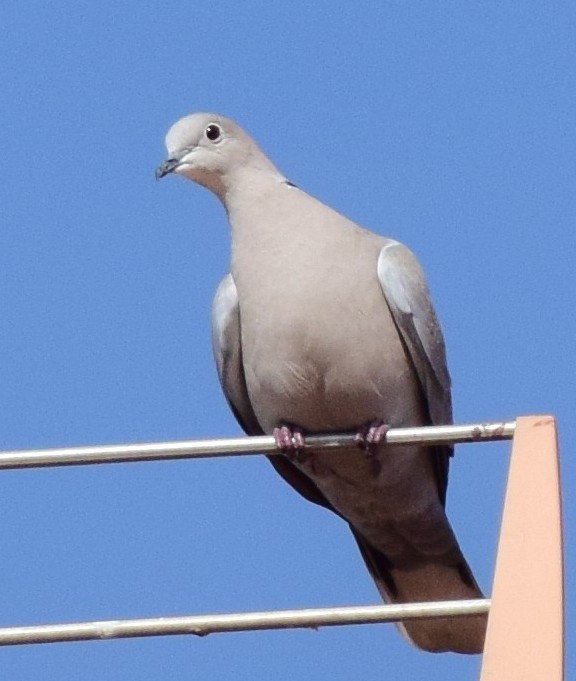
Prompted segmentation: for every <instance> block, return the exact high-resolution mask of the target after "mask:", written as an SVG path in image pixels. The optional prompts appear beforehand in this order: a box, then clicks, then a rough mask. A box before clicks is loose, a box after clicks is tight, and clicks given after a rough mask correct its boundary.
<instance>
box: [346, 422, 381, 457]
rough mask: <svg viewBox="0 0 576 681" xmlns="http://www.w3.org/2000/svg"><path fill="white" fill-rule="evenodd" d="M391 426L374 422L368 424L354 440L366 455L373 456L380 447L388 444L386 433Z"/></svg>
mask: <svg viewBox="0 0 576 681" xmlns="http://www.w3.org/2000/svg"><path fill="white" fill-rule="evenodd" d="M389 430H390V426H389V425H388V424H387V423H383V422H382V421H372V422H371V423H368V424H366V425H365V426H363V427H362V428H360V430H359V431H358V432H357V433H356V437H355V438H354V440H355V442H356V444H357V445H358V446H359V447H361V448H362V449H363V450H364V451H365V452H366V454H368V455H369V456H373V455H374V454H375V453H376V450H377V449H378V445H380V444H382V442H386V433H387V432H388V431H389Z"/></svg>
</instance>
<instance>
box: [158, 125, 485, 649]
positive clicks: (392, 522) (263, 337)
mask: <svg viewBox="0 0 576 681" xmlns="http://www.w3.org/2000/svg"><path fill="white" fill-rule="evenodd" d="M166 146H167V148H168V153H169V158H168V160H167V161H166V162H165V163H164V164H163V165H162V166H160V168H159V169H158V171H157V176H158V177H162V176H163V175H165V174H167V173H170V172H176V173H178V174H181V175H183V176H186V177H188V178H189V179H191V180H194V181H195V182H198V183H199V184H201V185H204V186H205V187H207V188H209V189H210V190H211V191H213V192H214V193H215V194H216V196H218V198H219V199H220V200H221V202H222V203H223V205H224V207H225V209H226V212H227V215H228V219H229V222H230V227H231V237H232V258H231V267H230V274H228V275H226V277H224V279H223V280H222V282H221V284H220V286H219V287H218V290H217V292H216V296H215V299H214V305H213V313H212V337H213V347H214V356H215V358H216V365H217V369H218V376H219V378H220V383H221V385H222V388H223V390H224V394H225V395H226V398H227V400H228V402H229V404H230V406H231V408H232V410H233V412H234V414H235V416H236V418H237V419H238V421H239V423H240V424H241V426H242V427H243V428H244V430H245V431H246V432H247V433H248V434H252V435H256V434H261V433H272V432H273V430H274V428H276V427H278V426H280V425H283V424H289V425H291V426H295V427H298V428H300V429H301V430H302V431H303V432H304V433H330V432H341V431H359V430H361V429H362V428H363V427H365V426H366V424H370V423H373V422H376V421H379V420H380V421H384V422H385V423H387V424H390V425H392V426H394V427H400V426H409V425H426V424H446V423H450V422H451V420H452V407H451V397H450V378H449V375H448V370H447V367H446V358H445V349H444V341H443V337H442V332H441V329H440V326H439V324H438V321H437V319H436V316H435V313H434V310H433V308H432V304H431V301H430V296H429V293H428V289H427V286H426V283H425V279H424V275H423V273H422V271H421V269H420V266H419V264H418V262H417V261H416V259H415V257H414V256H413V255H412V253H411V252H410V251H409V250H408V249H407V248H406V247H405V246H403V245H402V244H400V243H398V242H397V241H394V240H392V239H387V238H384V237H381V236H378V235H376V234H373V233H372V232H369V231H367V230H365V229H363V228H361V227H359V226H358V225H356V224H354V223H353V222H351V221H350V220H348V219H347V218H345V217H343V216H342V215H340V214H339V213H337V212H335V211H333V210H332V209H331V208H329V207H327V206H325V205H324V204H322V203H320V202H319V201H317V200H316V199H314V198H313V197H311V196H309V195H308V194H306V193H304V192H303V191H301V190H300V189H298V188H296V187H295V186H294V185H292V184H291V183H289V182H288V181H287V180H286V178H285V177H284V176H283V175H282V174H281V173H280V172H279V171H278V170H277V169H276V168H275V167H274V166H273V165H272V163H271V162H270V161H269V160H268V159H267V158H266V156H264V154H263V153H262V152H261V151H260V150H259V148H258V147H257V146H256V144H255V143H254V142H253V140H252V139H251V138H250V137H248V135H246V133H244V132H243V131H242V130H241V129H240V128H239V127H238V126H237V125H236V124H235V123H233V122H232V121H230V120H228V119H226V118H223V117H222V116H217V115H213V114H194V115H192V116H188V117H186V118H183V119H182V120H180V121H178V122H177V123H176V124H175V125H174V126H172V128H171V129H170V131H169V133H168V135H167V138H166ZM451 453H452V451H451V448H450V447H447V446H434V447H432V446H428V447H423V446H403V447H402V448H401V449H398V450H396V449H395V448H394V447H388V446H380V447H378V449H377V451H376V452H375V453H374V454H372V455H369V454H367V453H366V452H365V451H362V450H361V449H360V448H351V449H349V450H345V451H341V452H330V453H326V452H321V451H315V452H311V453H308V452H306V454H305V456H304V457H302V459H294V458H292V459H289V458H287V457H284V456H272V457H270V461H271V462H272V464H273V465H274V467H275V468H276V470H277V471H278V472H279V473H280V475H282V477H283V478H284V479H285V480H287V481H288V482H289V483H290V484H291V485H292V486H293V487H294V488H295V489H296V490H298V491H299V492H300V494H302V495H303V496H304V497H305V498H306V499H308V500H310V501H312V502H314V503H317V504H320V505H321V506H324V507H326V508H328V509H330V510H332V511H334V512H335V513H337V514H338V515H339V516H341V517H342V518H343V519H344V520H346V521H347V522H348V523H349V525H350V528H351V530H352V533H353V535H354V537H355V539H356V541H357V543H358V546H359V548H360V551H361V553H362V556H363V558H364V560H365V562H366V565H367V567H368V569H369V571H370V573H371V575H372V577H373V578H374V580H375V582H376V586H377V587H378V590H379V591H380V593H381V595H382V597H383V598H384V599H385V600H387V601H390V602H406V601H429V600H451V599H460V598H480V597H482V594H481V592H480V590H479V588H478V586H477V584H476V582H475V580H474V577H473V576H472V573H471V571H470V568H469V567H468V565H467V563H466V560H465V559H464V556H463V555H462V553H461V551H460V548H459V546H458V543H457V540H456V538H455V536H454V533H453V531H452V529H451V527H450V524H449V522H448V519H447V517H446V514H445V511H444V505H445V499H446V486H447V482H448V463H449V457H450V455H451ZM485 626H486V618H485V617H484V616H470V617H466V618H455V619H450V618H442V619H434V620H414V621H412V622H406V623H405V624H404V625H401V626H400V629H401V630H402V631H403V633H404V634H405V635H406V636H407V638H408V639H409V640H410V641H412V642H413V643H414V644H415V645H416V646H417V647H419V648H421V649H423V650H428V651H433V652H441V651H454V652H460V653H478V652H481V650H482V647H483V642H484V634H485Z"/></svg>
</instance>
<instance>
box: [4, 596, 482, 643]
mask: <svg viewBox="0 0 576 681" xmlns="http://www.w3.org/2000/svg"><path fill="white" fill-rule="evenodd" d="M489 609H490V600H489V599H477V600H462V601H442V602H430V603H405V604H400V605H371V606H352V607H337V608H314V609H307V610H272V611H267V612H243V613H231V614H226V615H191V616H185V617H155V618H149V619H133V620H110V621H104V622H78V623H75V624H45V625H38V626H25V627H9V628H3V629H0V646H13V645H23V644H31V643H64V642H68V641H90V640H108V639H113V638H136V637H142V636H174V635H178V634H195V635H196V636H206V635H208V634H215V633H223V632H232V631H261V630H264V629H305V628H314V629H315V628H317V627H321V626H341V625H349V624H375V623H379V622H399V621H401V620H410V619H423V618H431V617H457V616H463V615H482V614H485V613H487V612H488V611H489Z"/></svg>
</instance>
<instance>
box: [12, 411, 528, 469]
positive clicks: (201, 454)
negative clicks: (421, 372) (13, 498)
mask: <svg viewBox="0 0 576 681" xmlns="http://www.w3.org/2000/svg"><path fill="white" fill-rule="evenodd" d="M515 427H516V422H515V421H496V422H490V423H473V424H466V425H460V426H425V427H418V428H392V429H391V430H389V431H388V433H387V434H386V442H387V443H388V444H394V445H397V444H398V445H400V444H414V443H419V442H421V443H435V444H440V443H443V444H456V443H464V442H479V441H485V440H510V439H512V437H513V436H514V429H515ZM353 444H354V435H351V434H350V433H345V434H336V435H311V436H308V437H307V438H306V447H307V448H314V449H319V448H322V449H340V448H342V447H349V446H350V445H353ZM253 454H278V450H277V449H276V447H275V443H274V438H273V437H271V436H268V435H265V436H258V437H239V438H230V439H218V440H185V441H180V442H154V443H145V444H135V445H134V444H133V445H101V446H95V447H65V448H59V449H36V450H20V451H8V452H0V470H1V469H15V468H42V467H48V466H81V465H90V464H104V463H130V462H136V461H160V460H165V459H166V460H168V459H202V458H207V457H223V456H246V455H253Z"/></svg>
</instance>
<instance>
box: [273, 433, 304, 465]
mask: <svg viewBox="0 0 576 681" xmlns="http://www.w3.org/2000/svg"><path fill="white" fill-rule="evenodd" d="M272 435H273V437H274V441H275V442H276V447H277V448H278V449H279V450H280V451H281V452H282V454H286V456H287V457H288V458H289V459H291V460H293V461H297V462H301V461H303V460H304V449H305V447H306V440H305V438H304V433H303V432H302V431H301V430H300V428H296V427H295V426H290V425H288V424H283V425H281V426H276V428H274V430H273V431H272Z"/></svg>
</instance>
